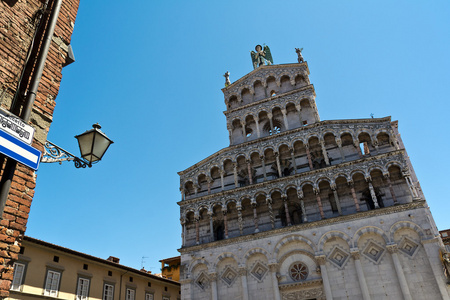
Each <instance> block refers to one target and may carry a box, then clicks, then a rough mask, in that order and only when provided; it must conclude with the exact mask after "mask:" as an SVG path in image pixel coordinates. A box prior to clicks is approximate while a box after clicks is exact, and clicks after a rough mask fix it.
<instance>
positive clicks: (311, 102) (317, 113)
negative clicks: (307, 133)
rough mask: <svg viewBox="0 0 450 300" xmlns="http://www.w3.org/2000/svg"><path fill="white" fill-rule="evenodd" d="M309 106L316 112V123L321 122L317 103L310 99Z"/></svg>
mask: <svg viewBox="0 0 450 300" xmlns="http://www.w3.org/2000/svg"><path fill="white" fill-rule="evenodd" d="M309 105H310V106H311V107H312V108H313V110H314V119H315V120H316V122H320V118H319V112H318V111H317V105H316V101H314V99H309Z"/></svg>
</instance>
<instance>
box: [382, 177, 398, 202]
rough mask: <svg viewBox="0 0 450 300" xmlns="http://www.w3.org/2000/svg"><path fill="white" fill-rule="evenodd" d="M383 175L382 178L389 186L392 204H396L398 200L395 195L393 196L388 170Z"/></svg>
mask: <svg viewBox="0 0 450 300" xmlns="http://www.w3.org/2000/svg"><path fill="white" fill-rule="evenodd" d="M383 175H384V178H385V179H386V182H387V184H388V186H389V192H390V193H391V196H392V200H394V204H397V203H398V201H397V197H396V196H395V193H394V188H393V187H392V182H391V179H390V178H389V177H390V176H389V172H388V173H384V174H383Z"/></svg>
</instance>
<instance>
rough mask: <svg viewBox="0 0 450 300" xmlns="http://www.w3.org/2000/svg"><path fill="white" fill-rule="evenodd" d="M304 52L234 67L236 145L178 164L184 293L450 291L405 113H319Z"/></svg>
mask: <svg viewBox="0 0 450 300" xmlns="http://www.w3.org/2000/svg"><path fill="white" fill-rule="evenodd" d="M257 50H259V51H260V53H261V55H262V56H264V52H262V51H263V50H262V48H261V47H260V48H259V49H257ZM264 50H265V48H264ZM269 51H270V50H269ZM269 54H270V52H269ZM297 54H298V55H299V58H298V63H292V64H281V65H273V64H270V65H265V64H260V65H259V66H258V65H255V69H254V70H253V71H252V72H250V73H248V74H247V75H245V76H244V77H242V78H240V79H238V80H237V81H235V82H233V83H231V82H229V80H228V77H227V76H226V77H227V80H226V86H225V88H223V89H222V91H223V93H224V97H225V104H226V107H227V109H226V111H225V112H224V113H225V116H226V120H227V129H228V131H229V137H230V146H229V147H227V148H224V149H222V150H220V151H218V152H216V153H214V154H213V155H211V156H209V157H207V158H205V159H203V160H202V161H200V162H198V163H197V164H195V165H193V166H192V167H190V168H188V169H186V170H184V171H181V172H179V175H180V190H181V192H182V200H181V201H180V202H179V203H178V204H179V205H180V219H181V224H182V237H183V238H182V248H181V249H180V250H179V251H180V253H181V278H180V282H181V290H182V299H184V300H191V299H195V300H207V299H214V300H217V299H242V300H250V299H252V300H253V299H258V300H264V299H267V300H269V299H276V300H280V299H283V300H287V299H290V300H291V299H292V300H294V299H297V300H300V299H302V300H303V299H327V300H329V299H365V300H367V299H449V294H448V289H447V279H446V277H445V275H444V269H443V268H444V267H443V264H442V262H441V259H440V251H441V249H442V241H441V239H440V237H439V232H438V230H437V228H436V226H435V224H434V221H433V218H432V216H431V213H430V210H429V208H428V206H427V203H426V200H425V197H424V195H423V193H422V190H421V188H420V184H419V181H418V179H417V177H416V175H415V173H414V170H413V167H412V165H411V163H410V160H409V157H408V155H407V152H406V150H405V147H404V145H403V143H402V140H401V138H400V135H399V132H398V123H397V121H392V120H391V118H390V117H385V118H370V119H348V120H325V121H321V120H320V117H319V113H318V109H317V106H316V101H315V91H314V87H313V85H312V84H311V83H310V81H309V69H308V65H307V63H306V62H304V61H303V58H302V57H301V50H300V49H297ZM252 57H253V56H252ZM270 57H271V55H270ZM226 75H227V74H226Z"/></svg>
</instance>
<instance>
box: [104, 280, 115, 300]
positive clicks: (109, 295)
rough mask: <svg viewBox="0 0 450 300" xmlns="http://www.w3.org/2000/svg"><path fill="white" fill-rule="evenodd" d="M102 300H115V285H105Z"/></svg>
mask: <svg viewBox="0 0 450 300" xmlns="http://www.w3.org/2000/svg"><path fill="white" fill-rule="evenodd" d="M109 289H110V290H109ZM108 290H109V291H108ZM102 299H103V300H113V299H114V285H112V284H109V283H105V284H104V285H103V298H102Z"/></svg>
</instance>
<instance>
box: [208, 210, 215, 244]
mask: <svg viewBox="0 0 450 300" xmlns="http://www.w3.org/2000/svg"><path fill="white" fill-rule="evenodd" d="M208 215H209V231H210V233H209V237H210V239H211V242H214V225H213V216H214V213H213V212H212V211H209V212H208Z"/></svg>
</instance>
